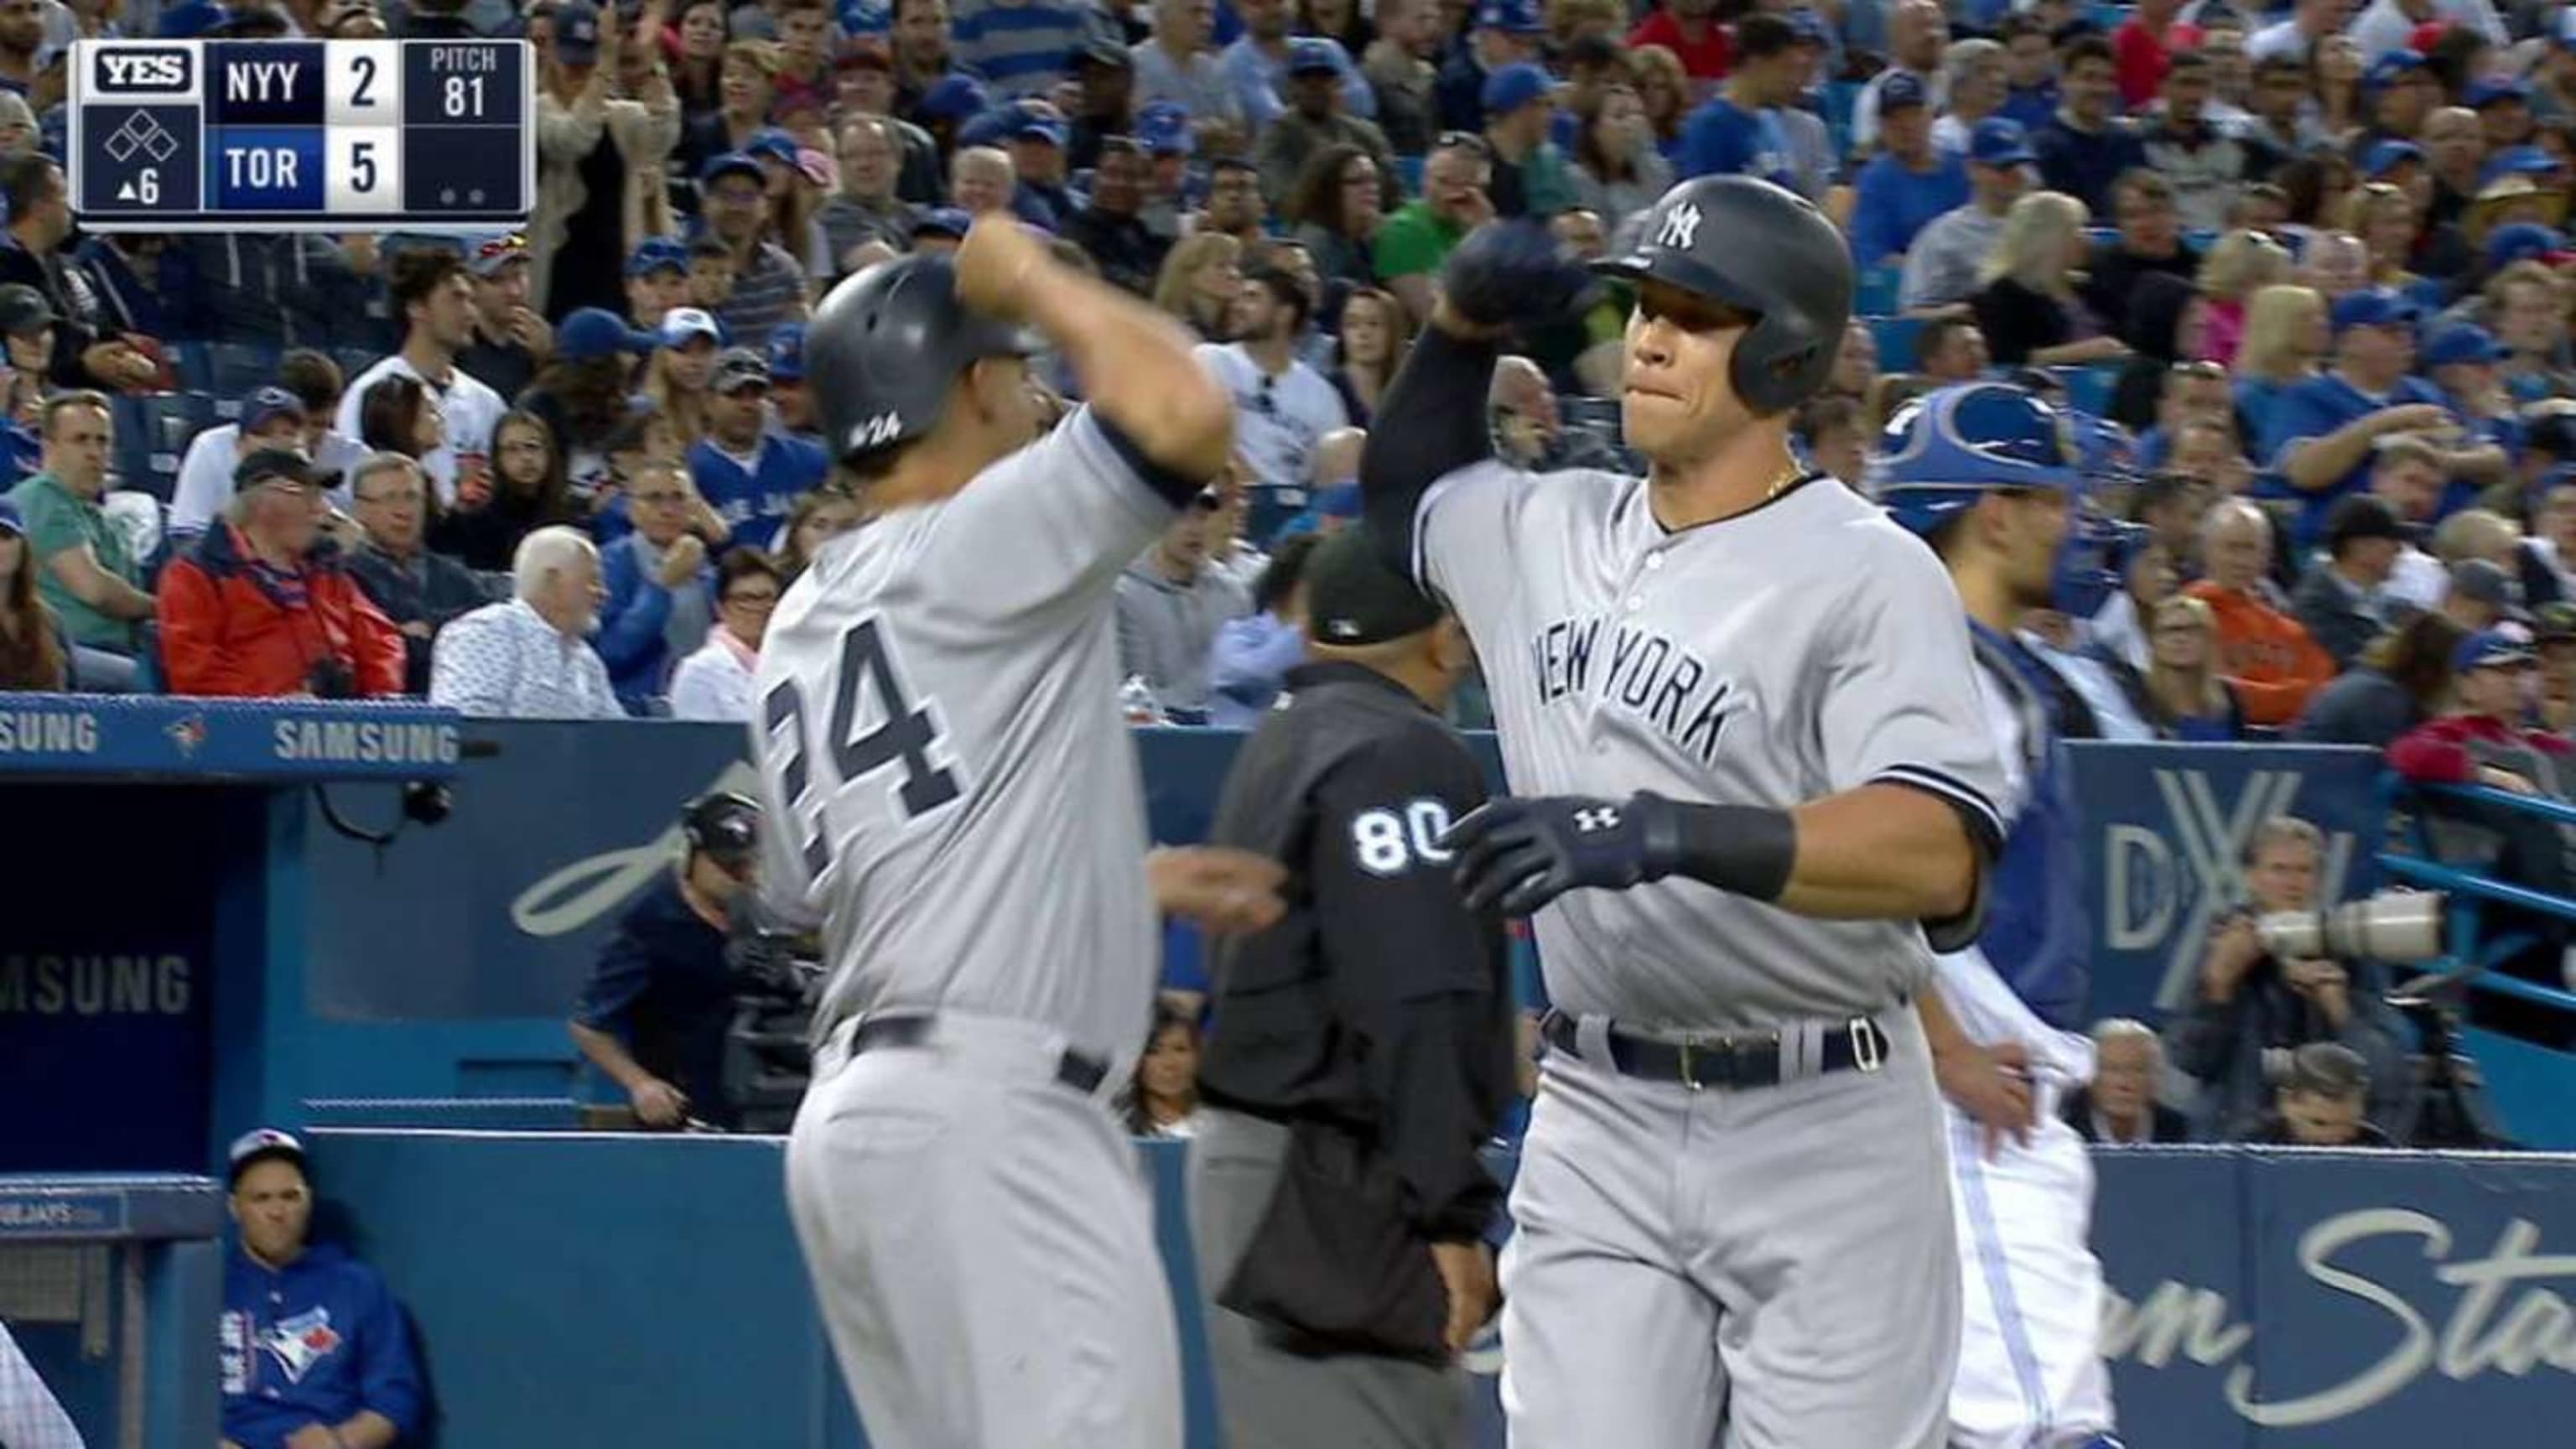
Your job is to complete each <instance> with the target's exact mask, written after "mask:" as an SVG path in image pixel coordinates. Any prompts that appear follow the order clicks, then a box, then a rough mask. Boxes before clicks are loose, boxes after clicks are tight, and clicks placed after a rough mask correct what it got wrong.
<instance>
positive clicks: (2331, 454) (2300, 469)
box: [2281, 417, 2380, 493]
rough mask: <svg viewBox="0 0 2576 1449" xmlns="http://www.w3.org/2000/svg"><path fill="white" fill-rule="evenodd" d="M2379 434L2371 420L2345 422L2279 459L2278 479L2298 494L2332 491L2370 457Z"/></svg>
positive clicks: (2377, 426)
mask: <svg viewBox="0 0 2576 1449" xmlns="http://www.w3.org/2000/svg"><path fill="white" fill-rule="evenodd" d="M2379 434H2380V428H2379V425H2378V424H2377V423H2376V422H2374V421H2373V420H2372V419H2371V418H2368V417H2365V418H2361V419H2358V420H2356V421H2354V422H2349V423H2346V424H2344V425H2343V426H2342V427H2340V428H2337V429H2335V430H2334V431H2333V432H2331V433H2328V434H2326V435H2325V436H2324V437H2321V438H2311V439H2309V440H2308V441H2307V442H2306V443H2303V444H2301V445H2300V446H2299V447H2298V448H2297V449H2296V450H2295V451H2293V452H2292V453H2291V454H2290V455H2289V456H2288V457H2287V458H2284V459H2282V460H2281V476H2282V477H2284V478H2287V479H2288V480H2289V482H2290V486H2291V487H2293V488H2296V489H2298V490H2299V491H2300V492H2302V493H2317V492H2322V491H2323V490H2325V489H2328V488H2332V487H2334V486H2335V485H2336V484H2338V483H2341V482H2342V481H2343V478H2344V475H2345V474H2347V473H2349V472H2351V471H2352V470H2353V469H2355V468H2357V467H2360V466H2361V462H2362V460H2363V459H2365V458H2367V457H2369V456H2370V451H2371V446H2372V445H2373V444H2374V443H2376V442H2378V441H2379Z"/></svg>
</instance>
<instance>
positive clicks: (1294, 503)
mask: <svg viewBox="0 0 2576 1449" xmlns="http://www.w3.org/2000/svg"><path fill="white" fill-rule="evenodd" d="M1234 307H1235V312H1234V323H1235V336H1236V337H1237V338H1239V339H1240V340H1239V341H1235V342H1231V343H1227V344H1225V345H1224V346H1215V345H1209V346H1203V347H1201V348H1199V349H1198V358H1199V365H1200V366H1202V367H1204V368H1206V369H1208V371H1209V372H1210V373H1212V374H1214V375H1215V377H1216V378H1217V380H1218V381H1220V382H1222V383H1224V384H1225V387H1226V391H1228V392H1230V393H1232V394H1234V406H1235V419H1236V421H1235V435H1234V442H1235V450H1236V451H1237V452H1239V453H1240V454H1242V456H1243V459H1244V462H1245V463H1246V464H1248V465H1249V466H1250V467H1251V470H1252V489H1253V492H1252V508H1251V513H1252V521H1251V527H1250V530H1249V532H1250V533H1251V536H1252V537H1254V538H1268V537H1270V536H1271V534H1272V533H1273V532H1274V531H1276V528H1277V526H1278V525H1279V524H1281V523H1283V522H1285V521H1287V520H1288V519H1289V518H1292V517H1294V516H1296V515H1297V514H1298V513H1300V512H1302V511H1303V510H1304V509H1305V506H1306V489H1307V484H1308V480H1309V479H1310V478H1312V477H1313V474H1314V457H1315V448H1316V446H1317V445H1318V444H1320V443H1321V442H1322V441H1323V438H1324V435H1325V434H1326V433H1329V432H1332V431H1334V430H1336V429H1339V428H1346V427H1349V426H1350V425H1351V419H1350V413H1349V411H1348V410H1347V409H1345V408H1344V407H1343V406H1342V395H1341V394H1340V393H1338V392H1335V391H1334V390H1333V385H1332V384H1331V383H1329V382H1326V381H1325V380H1324V375H1323V374H1322V373H1319V372H1317V371H1316V370H1315V369H1313V368H1312V367H1309V366H1307V365H1306V364H1305V363H1303V362H1300V361H1298V360H1297V338H1298V337H1299V336H1300V335H1301V334H1302V333H1303V332H1304V331H1305V329H1306V322H1307V318H1308V316H1309V315H1310V312H1311V306H1310V304H1309V303H1308V302H1307V300H1306V291H1305V289H1304V288H1302V287H1300V286H1298V285H1297V279H1296V278H1295V277H1294V276H1292V275H1290V274H1289V273H1287V272H1285V271H1282V270H1280V269H1279V268H1276V267H1255V268H1253V269H1252V271H1250V272H1249V273H1247V274H1246V275H1245V276H1244V279H1243V290H1242V292H1241V293H1240V294H1238V295H1237V297H1236V299H1235V304H1234Z"/></svg>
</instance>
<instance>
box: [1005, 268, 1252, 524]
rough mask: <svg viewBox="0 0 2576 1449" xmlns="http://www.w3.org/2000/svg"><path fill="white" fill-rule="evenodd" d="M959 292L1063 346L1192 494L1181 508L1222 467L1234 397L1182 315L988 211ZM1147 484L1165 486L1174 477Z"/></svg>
mask: <svg viewBox="0 0 2576 1449" xmlns="http://www.w3.org/2000/svg"><path fill="white" fill-rule="evenodd" d="M957 295H958V299H959V300H960V301H962V302H964V303H965V304H966V305H967V306H969V307H972V308H974V309H975V310H976V311H979V312H983V313H987V314H990V315H993V316H998V317H1003V318H1008V319H1012V320H1016V321H1021V322H1025V323H1027V324H1028V325H1029V326H1031V327H1034V328H1036V329H1037V330H1038V331H1039V332H1040V333H1042V334H1044V336H1045V337H1046V339H1047V341H1048V342H1050V343H1052V344H1053V345H1054V346H1055V347H1056V348H1057V349H1058V350H1060V351H1061V352H1063V354H1064V355H1065V358H1066V360H1068V361H1069V362H1071V363H1072V364H1073V373H1074V376H1075V377H1076V378H1077V379H1079V380H1080V381H1081V383H1082V393H1083V396H1084V397H1086V398H1088V399H1089V400H1090V403H1091V406H1092V408H1093V410H1094V411H1096V412H1098V413H1099V414H1100V416H1101V417H1103V418H1104V419H1106V420H1107V421H1108V422H1109V423H1110V424H1112V425H1113V426H1114V427H1115V428H1116V429H1117V430H1118V432H1119V433H1121V434H1123V435H1124V436H1125V437H1126V438H1127V439H1128V440H1129V441H1131V442H1133V443H1134V444H1135V445H1136V447H1137V448H1138V449H1139V450H1141V451H1142V452H1143V453H1144V455H1145V457H1146V458H1147V459H1149V460H1151V461H1152V462H1153V463H1155V464H1156V465H1157V466H1158V467H1159V468H1160V469H1161V470H1163V472H1164V473H1165V474H1166V475H1168V481H1169V482H1170V483H1171V484H1172V486H1174V487H1176V488H1184V489H1185V490H1186V491H1183V492H1181V493H1179V494H1178V495H1177V496H1175V497H1174V498H1173V499H1172V502H1173V503H1174V504H1175V505H1176V506H1177V505H1178V504H1180V503H1183V502H1186V501H1187V500H1188V499H1189V498H1190V497H1191V496H1193V495H1195V494H1196V493H1197V492H1198V490H1199V489H1201V488H1203V487H1205V486H1206V485H1207V482H1208V480H1209V479H1212V478H1214V477H1215V476H1216V475H1217V474H1218V473H1219V472H1221V471H1223V469H1224V467H1225V460H1226V454H1227V452H1228V450H1229V449H1231V448H1232V447H1233V446H1234V400H1233V399H1232V398H1231V397H1229V396H1227V395H1226V390H1225V387H1224V385H1223V384H1221V383H1219V382H1218V381H1217V380H1216V379H1215V378H1213V377H1210V376H1209V375H1208V374H1207V372H1206V370H1205V369H1203V368H1201V367H1200V366H1199V364H1198V359H1197V358H1195V357H1194V356H1192V355H1191V348H1192V347H1193V346H1194V345H1195V340H1194V339H1193V338H1192V337H1191V336H1190V335H1189V334H1188V333H1187V332H1186V331H1184V330H1183V329H1182V327H1181V325H1180V323H1179V322H1178V321H1176V320H1174V319H1173V318H1171V317H1169V316H1166V315H1165V314H1164V313H1162V312H1160V311H1158V310H1156V309H1155V308H1154V307H1152V306H1150V305H1148V304H1147V303H1145V302H1143V301H1141V300H1139V299H1138V298H1136V297H1133V296H1130V295H1128V294H1127V293H1125V292H1122V291H1120V290H1119V289H1118V288H1116V287H1113V286H1111V285H1109V284H1108V283H1106V282H1103V281H1100V280H1099V279H1097V278H1095V277H1091V276H1087V275H1085V274H1084V273H1081V272H1078V271H1075V270H1074V269H1073V268H1071V267H1068V266H1066V265H1064V264H1063V263H1062V262H1059V261H1057V260H1056V259H1055V257H1054V255H1053V254H1052V253H1050V252H1049V251H1048V250H1047V244H1046V242H1045V241H1044V240H1042V239H1040V238H1039V237H1038V236H1037V234H1036V233H1034V232H1031V231H1030V230H1029V229H1028V228H1026V227H1024V226H1022V225H1021V224H1020V223H1018V222H1017V221H1014V220H1012V219H1011V218H1009V217H987V218H985V219H983V220H981V221H978V222H977V223H975V228H974V230H973V231H971V232H969V233H968V234H967V237H966V244H965V245H964V246H962V247H960V248H959V249H958V252H957ZM1148 481H1152V482H1154V483H1155V485H1156V487H1157V488H1161V487H1163V485H1164V483H1165V481H1167V480H1166V479H1164V478H1155V479H1149V480H1148Z"/></svg>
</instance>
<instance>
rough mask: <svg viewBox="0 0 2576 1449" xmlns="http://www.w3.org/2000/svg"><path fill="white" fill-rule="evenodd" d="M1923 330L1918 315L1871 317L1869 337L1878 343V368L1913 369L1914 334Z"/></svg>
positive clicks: (1883, 370) (1887, 370)
mask: <svg viewBox="0 0 2576 1449" xmlns="http://www.w3.org/2000/svg"><path fill="white" fill-rule="evenodd" d="M1922 330H1923V319H1922V318H1920V317H1872V318H1870V319H1869V335H1870V339H1871V340H1872V341H1874V342H1876V343H1877V344H1878V370H1879V371H1881V372H1912V371H1913V370H1914V334H1915V333H1917V332H1920V331H1922Z"/></svg>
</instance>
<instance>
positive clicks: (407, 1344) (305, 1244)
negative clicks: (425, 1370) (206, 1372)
mask: <svg viewBox="0 0 2576 1449" xmlns="http://www.w3.org/2000/svg"><path fill="white" fill-rule="evenodd" d="M231 1158H232V1170H231V1178H230V1188H231V1195H232V1202H231V1207H232V1216H233V1223H234V1225H235V1227H236V1228H237V1229H238V1231H237V1233H236V1235H235V1237H234V1240H233V1242H232V1244H231V1247H230V1249H229V1251H228V1252H227V1253H226V1254H225V1256H224V1311H223V1316H222V1317H221V1318H220V1319H218V1320H217V1321H216V1327H215V1347H216V1363H217V1365H218V1374H219V1377H220V1380H221V1385H220V1387H221V1391H222V1393H223V1414H224V1430H223V1436H224V1442H225V1443H226V1444H227V1445H238V1446H239V1449H344V1446H345V1449H360V1446H364V1449H384V1446H386V1445H390V1444H395V1443H399V1442H401V1441H403V1440H405V1439H406V1438H408V1437H409V1436H410V1435H412V1434H413V1433H415V1432H416V1431H417V1430H418V1429H419V1428H420V1426H421V1418H422V1410H423V1409H424V1408H425V1407H426V1405H425V1402H424V1396H423V1394H422V1391H421V1380H420V1362H419V1359H418V1357H417V1356H416V1355H415V1354H414V1352H413V1349H412V1341H411V1329H410V1326H409V1324H408V1323H406V1322H405V1320H404V1318H403V1311H402V1305H401V1304H399V1303H397V1302H396V1301H395V1300H394V1295H393V1293H392V1291H391V1290H390V1289H388V1288H387V1287H386V1286H385V1280H384V1279H383V1278H382V1277H380V1276H378V1275H377V1273H376V1271H375V1270H374V1269H373V1268H370V1267H368V1266H367V1265H366V1264H364V1263H361V1262H359V1261H358V1260H357V1259H355V1258H352V1257H350V1256H349V1255H348V1254H347V1253H345V1252H343V1251H342V1250H341V1249H339V1248H338V1247H336V1246H334V1245H332V1244H329V1243H316V1242H314V1241H312V1232H313V1187H312V1183H311V1180H310V1179H309V1178H308V1177H307V1176H306V1171H305V1167H306V1164H305V1156H304V1145H303V1144H302V1143H300V1142H298V1141H296V1140H295V1139H294V1138H293V1137H291V1136H289V1135H287V1134H286V1133H284V1132H279V1131H276V1130H274V1129H270V1128H262V1129H260V1130H259V1131H256V1132H250V1133H246V1134H244V1135H243V1136H242V1137H240V1138H239V1139H237V1140H235V1141H234V1143H233V1145H232V1151H231Z"/></svg>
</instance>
